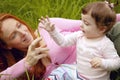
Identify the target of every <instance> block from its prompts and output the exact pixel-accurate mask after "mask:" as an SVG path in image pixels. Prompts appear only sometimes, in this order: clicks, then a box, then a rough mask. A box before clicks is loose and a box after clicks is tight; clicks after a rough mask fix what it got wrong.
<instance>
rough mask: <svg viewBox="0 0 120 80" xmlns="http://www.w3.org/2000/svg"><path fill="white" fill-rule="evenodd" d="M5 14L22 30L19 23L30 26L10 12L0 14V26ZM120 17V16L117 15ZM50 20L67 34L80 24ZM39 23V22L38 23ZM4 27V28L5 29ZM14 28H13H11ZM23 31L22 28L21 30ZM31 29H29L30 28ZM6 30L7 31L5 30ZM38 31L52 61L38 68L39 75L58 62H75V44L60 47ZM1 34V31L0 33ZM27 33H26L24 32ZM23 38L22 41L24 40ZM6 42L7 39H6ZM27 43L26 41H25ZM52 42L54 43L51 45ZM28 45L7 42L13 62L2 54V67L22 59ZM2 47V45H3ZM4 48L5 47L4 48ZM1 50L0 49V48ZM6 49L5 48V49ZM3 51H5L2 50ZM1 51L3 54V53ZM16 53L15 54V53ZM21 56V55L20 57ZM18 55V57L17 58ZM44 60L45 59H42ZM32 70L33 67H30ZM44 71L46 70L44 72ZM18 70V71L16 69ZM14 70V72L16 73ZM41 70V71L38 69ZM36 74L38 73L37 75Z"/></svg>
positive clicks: (41, 30)
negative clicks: (20, 46)
mask: <svg viewBox="0 0 120 80" xmlns="http://www.w3.org/2000/svg"><path fill="white" fill-rule="evenodd" d="M5 16H6V19H8V18H9V17H11V18H12V19H15V21H18V22H19V23H20V24H17V25H19V26H18V28H19V29H20V30H22V28H21V25H23V24H24V25H25V27H27V28H28V29H29V28H30V27H29V26H27V25H26V24H25V23H24V22H23V21H21V20H19V19H18V18H16V17H15V16H13V15H10V14H4V15H2V16H0V26H1V22H4V21H3V20H2V18H4V17H5ZM119 17H120V16H119ZM50 21H51V22H52V23H53V24H55V25H56V26H57V29H58V30H59V31H60V32H61V33H63V34H68V33H70V32H73V31H76V30H79V29H80V24H81V21H80V20H68V19H62V18H51V19H50ZM4 23H8V22H4ZM8 25H9V26H10V28H12V27H13V23H11V22H9V24H8ZM39 25H40V24H39ZM7 28H8V27H7ZM7 28H6V29H7ZM13 29H14V28H13ZM0 30H1V27H0ZM8 30H10V32H11V29H8ZM29 30H30V29H29ZM22 31H23V30H22ZM30 31H31V30H30ZM6 32H7V31H6ZM25 32H26V31H23V33H25ZM39 32H40V35H41V36H42V37H43V40H44V42H45V43H46V45H47V48H48V49H49V55H50V57H51V61H52V64H50V65H46V67H47V68H46V69H45V67H44V69H42V68H40V70H43V73H41V75H43V74H44V73H45V74H44V77H46V76H47V75H48V74H49V73H50V72H51V71H52V70H53V69H54V68H56V67H57V66H58V65H59V64H62V63H68V64H71V63H74V62H75V58H76V56H75V46H72V47H66V48H62V47H59V46H58V45H57V44H56V43H55V42H54V41H53V40H52V39H51V38H50V36H49V34H48V33H47V32H46V31H45V30H44V29H41V28H39ZM0 34H1V33H0ZM26 34H27V33H26ZM31 34H32V36H31V35H30V34H29V36H31V37H33V36H35V35H34V34H33V32H32V31H31ZM15 36H17V35H15ZM15 36H13V37H12V38H14V37H15ZM3 37H4V36H2V37H1V36H0V39H2V38H3ZM24 40H26V39H24ZM24 40H23V41H24ZM6 42H7V41H6ZM31 42H32V40H31ZM45 43H43V41H41V43H40V44H43V45H45ZM13 44H14V46H13ZM26 44H27V43H26ZM53 44H54V45H53ZM15 45H17V46H15ZM21 45H23V44H22V43H21ZM29 45H30V43H29V44H27V46H25V47H24V48H26V50H25V49H23V48H19V47H18V44H16V43H14V42H13V43H11V44H9V47H7V49H9V50H8V51H9V52H11V53H10V55H11V56H12V58H13V59H14V60H12V61H14V62H11V61H10V60H9V61H7V60H8V59H12V58H11V57H9V56H8V54H7V55H6V56H7V57H6V56H4V57H6V59H7V60H6V61H5V60H3V63H4V64H5V68H4V69H6V68H7V67H9V66H11V65H13V64H15V63H16V62H17V61H19V60H20V59H22V58H23V57H24V56H25V55H26V52H27V48H28V46H29ZM1 46H3V45H2V44H1V45H0V47H1ZM3 48H4V47H3ZM4 49H6V48H4ZM0 51H1V50H0ZM5 51H6V50H5ZM18 52H20V53H18ZM4 53H6V52H4ZM4 53H3V54H4ZM23 53H25V54H23ZM16 54H17V55H16ZM20 56H21V57H20ZM18 57H20V58H19V59H18ZM44 60H46V59H44ZM44 60H40V61H42V62H43V63H46V62H47V61H48V60H47V61H44ZM22 62H23V63H24V60H21V62H20V63H22ZM8 64H11V65H8ZM46 64H49V63H46ZM21 65H24V64H21ZM41 65H42V64H41ZM36 66H38V67H40V66H39V65H38V64H37V65H36ZM4 69H2V70H4ZM30 70H31V68H30ZM32 70H33V69H32ZM36 71H38V68H35V70H33V71H32V72H36ZM45 71H46V72H45ZM17 72H18V71H17ZM17 72H16V73H17ZM24 72H25V71H23V73H24ZM40 72H41V71H40ZM40 72H36V74H35V78H36V80H39V79H40V77H41V76H39V75H40V74H39V73H40ZM37 74H38V75H37ZM20 75H21V74H17V76H20ZM17 76H13V78H15V77H17ZM22 80H24V79H22Z"/></svg>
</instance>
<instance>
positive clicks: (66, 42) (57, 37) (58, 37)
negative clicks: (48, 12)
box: [39, 18, 79, 46]
mask: <svg viewBox="0 0 120 80" xmlns="http://www.w3.org/2000/svg"><path fill="white" fill-rule="evenodd" d="M40 22H41V24H42V25H41V26H39V27H42V28H44V29H45V30H46V31H48V32H49V34H50V36H51V37H52V38H53V39H54V41H55V42H56V43H57V44H58V45H60V46H70V45H73V44H75V43H76V38H77V36H76V35H77V34H79V33H78V32H76V33H72V34H70V35H67V36H64V35H63V34H61V33H60V32H59V31H57V30H56V29H55V26H54V24H52V23H51V22H50V20H49V18H46V19H45V18H42V19H41V20H40Z"/></svg>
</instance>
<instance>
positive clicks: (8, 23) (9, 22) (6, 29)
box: [1, 18, 18, 37]
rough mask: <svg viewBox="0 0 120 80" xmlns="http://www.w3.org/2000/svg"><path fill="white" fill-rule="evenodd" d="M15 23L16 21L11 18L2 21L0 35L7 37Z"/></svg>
mask: <svg viewBox="0 0 120 80" xmlns="http://www.w3.org/2000/svg"><path fill="white" fill-rule="evenodd" d="M17 22H18V21H17V20H15V19H13V18H8V19H6V20H4V21H3V23H2V27H1V31H2V33H3V34H2V35H3V36H5V37H7V36H8V35H9V34H10V33H11V32H12V31H13V30H14V29H15V27H16V25H17Z"/></svg>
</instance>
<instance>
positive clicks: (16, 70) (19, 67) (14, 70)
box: [0, 59, 29, 80]
mask: <svg viewBox="0 0 120 80" xmlns="http://www.w3.org/2000/svg"><path fill="white" fill-rule="evenodd" d="M24 62H25V59H22V60H20V61H19V62H17V63H16V64H14V65H13V66H11V67H8V68H7V69H6V70H4V71H2V72H1V73H0V74H1V75H2V76H1V77H0V80H13V79H14V78H17V77H19V76H20V75H21V74H23V73H24V72H25V71H26V70H27V69H28V68H29V66H28V65H27V64H25V63H24Z"/></svg>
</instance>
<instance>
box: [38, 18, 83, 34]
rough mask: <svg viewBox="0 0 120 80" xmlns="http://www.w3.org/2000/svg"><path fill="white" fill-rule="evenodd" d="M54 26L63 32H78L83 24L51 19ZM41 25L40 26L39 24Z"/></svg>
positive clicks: (62, 19)
mask: <svg viewBox="0 0 120 80" xmlns="http://www.w3.org/2000/svg"><path fill="white" fill-rule="evenodd" d="M50 21H51V22H52V24H55V27H57V28H59V29H60V30H62V31H70V32H73V31H78V30H80V26H81V24H82V22H81V20H73V19H65V18H50ZM39 25H40V24H39Z"/></svg>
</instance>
